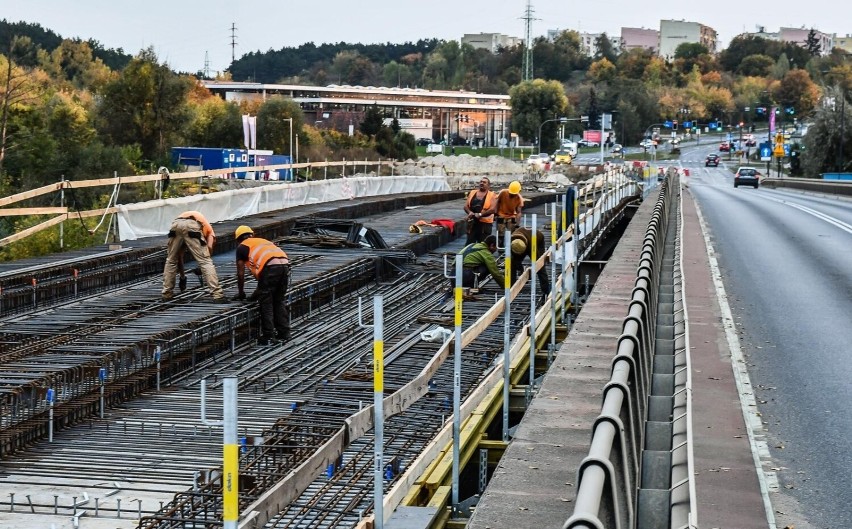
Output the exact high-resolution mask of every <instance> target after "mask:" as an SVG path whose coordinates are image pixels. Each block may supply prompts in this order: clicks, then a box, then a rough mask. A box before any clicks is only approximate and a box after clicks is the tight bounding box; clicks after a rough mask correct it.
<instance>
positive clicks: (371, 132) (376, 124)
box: [358, 104, 385, 137]
mask: <svg viewBox="0 0 852 529" xmlns="http://www.w3.org/2000/svg"><path fill="white" fill-rule="evenodd" d="M384 121H385V120H384V116H382V112H381V110H379V107H378V105H375V104H373V105H370V108H368V109H367V112H366V114H364V120H363V121H361V126H360V127H358V129H359V130H360V131H361V133H362V134H366V135H367V136H370V137H375V135H376V134H378V133H379V131H380V130H382V125H384Z"/></svg>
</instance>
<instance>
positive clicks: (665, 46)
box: [659, 20, 717, 60]
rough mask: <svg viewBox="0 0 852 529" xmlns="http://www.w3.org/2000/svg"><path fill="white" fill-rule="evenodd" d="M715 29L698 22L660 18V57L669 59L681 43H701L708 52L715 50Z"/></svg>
mask: <svg viewBox="0 0 852 529" xmlns="http://www.w3.org/2000/svg"><path fill="white" fill-rule="evenodd" d="M716 38H717V36H716V30H715V29H713V28H711V27H710V26H705V25H704V24H700V23H698V22H687V21H685V20H660V46H659V54H660V57H663V58H665V59H668V60H671V59H673V58H674V54H675V50H677V47H678V46H680V45H681V44H685V43H688V44H703V45H704V47H706V48H707V50H708V51H709V52H710V53H714V52H715V51H716Z"/></svg>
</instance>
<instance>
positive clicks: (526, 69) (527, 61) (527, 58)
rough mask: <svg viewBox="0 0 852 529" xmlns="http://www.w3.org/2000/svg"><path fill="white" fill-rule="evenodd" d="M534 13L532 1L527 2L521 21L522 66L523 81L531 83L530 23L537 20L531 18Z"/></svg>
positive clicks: (531, 45) (531, 43)
mask: <svg viewBox="0 0 852 529" xmlns="http://www.w3.org/2000/svg"><path fill="white" fill-rule="evenodd" d="M533 13H535V11H534V10H533V7H532V0H527V10H526V11H525V12H524V16H522V17H521V20H523V21H524V23H525V26H526V31H525V32H524V65H523V80H524V81H531V80H532V78H533V42H532V21H533V20H538V19H537V18H535V17H534V16H533Z"/></svg>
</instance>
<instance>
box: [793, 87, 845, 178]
mask: <svg viewBox="0 0 852 529" xmlns="http://www.w3.org/2000/svg"><path fill="white" fill-rule="evenodd" d="M826 96H827V97H826V101H828V102H829V104H828V105H821V106H820V107H819V108H817V109H816V112H815V113H814V117H813V123H812V124H811V125H810V126H809V127H808V133H807V134H806V135H805V137H804V145H803V147H804V149H803V151H802V155H801V157H802V169H803V172H804V176H806V177H812V178H818V177H819V175H820V174H821V173H824V172H827V171H849V170H850V169H852V156H850V154H852V134H849V133H848V132H846V133H845V134H844V135H843V138H842V139H843V140H845V141H844V142H843V152H844V154H845V156H844V159H843V160H842V164H841V160H840V157H839V156H838V154H839V152H838V147H839V145H840V141H841V136H840V129H841V123H843V122H844V120H845V126H846V127H848V126H849V124H850V123H852V105H850V103H849V101H848V100H847V101H846V102H845V104H841V101H842V99H841V98H843V97H844V90H842V89H840V88H836V87H832V88H829V89H827V93H826ZM841 110H843V114H841Z"/></svg>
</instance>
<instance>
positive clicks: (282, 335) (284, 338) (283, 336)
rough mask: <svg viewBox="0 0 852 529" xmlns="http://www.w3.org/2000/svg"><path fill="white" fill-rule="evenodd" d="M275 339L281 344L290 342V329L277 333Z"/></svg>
mask: <svg viewBox="0 0 852 529" xmlns="http://www.w3.org/2000/svg"><path fill="white" fill-rule="evenodd" d="M276 337H277V338H278V340H280V341H281V342H289V341H290V329H284V330H279V331H277V332H276Z"/></svg>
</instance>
